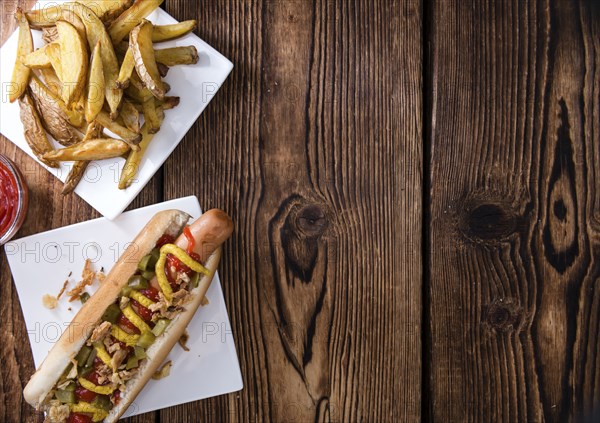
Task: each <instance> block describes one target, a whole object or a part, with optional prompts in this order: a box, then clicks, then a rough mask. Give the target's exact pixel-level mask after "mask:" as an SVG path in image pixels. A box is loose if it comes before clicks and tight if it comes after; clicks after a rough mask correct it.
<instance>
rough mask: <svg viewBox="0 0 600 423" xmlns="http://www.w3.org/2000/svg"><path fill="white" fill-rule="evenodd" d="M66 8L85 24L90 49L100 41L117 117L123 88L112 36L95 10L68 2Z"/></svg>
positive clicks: (109, 96) (112, 109)
mask: <svg viewBox="0 0 600 423" xmlns="http://www.w3.org/2000/svg"><path fill="white" fill-rule="evenodd" d="M63 7H64V8H67V10H69V8H71V9H72V10H73V11H74V13H76V14H77V16H79V17H80V18H81V20H82V22H83V24H84V25H85V30H86V34H87V40H88V45H89V48H90V50H93V49H94V48H95V47H96V44H98V41H100V44H101V45H100V54H101V56H102V65H103V70H104V85H105V87H106V94H105V95H106V101H107V102H108V105H109V107H110V115H111V118H113V119H115V118H116V117H117V116H118V114H119V105H120V104H121V98H122V97H123V90H121V89H119V88H117V86H116V81H117V78H118V76H119V63H118V62H117V56H116V54H115V50H114V49H113V46H112V43H111V40H110V37H109V36H108V33H107V32H106V28H105V27H104V24H103V23H102V21H101V20H100V19H99V18H98V16H96V15H95V14H94V12H93V11H92V10H91V9H90V8H88V7H86V6H84V5H82V4H79V3H68V4H65V5H64V6H63Z"/></svg>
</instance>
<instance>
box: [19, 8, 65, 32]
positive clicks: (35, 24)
mask: <svg viewBox="0 0 600 423" xmlns="http://www.w3.org/2000/svg"><path fill="white" fill-rule="evenodd" d="M62 12H63V11H62V8H61V6H60V5H56V4H55V5H52V6H48V7H42V8H40V9H35V10H32V11H30V12H27V13H26V14H25V16H27V20H28V21H29V23H30V25H31V27H32V28H34V29H42V28H47V27H50V26H54V25H55V24H56V21H58V20H59V19H60V18H61V17H62Z"/></svg>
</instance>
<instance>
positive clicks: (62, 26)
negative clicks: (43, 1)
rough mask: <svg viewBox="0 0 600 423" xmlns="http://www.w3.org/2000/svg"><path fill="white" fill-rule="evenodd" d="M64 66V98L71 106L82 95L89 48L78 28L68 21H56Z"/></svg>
mask: <svg viewBox="0 0 600 423" xmlns="http://www.w3.org/2000/svg"><path fill="white" fill-rule="evenodd" d="M56 29H57V30H58V43H59V45H60V57H61V66H62V79H61V81H62V83H63V90H62V98H63V101H64V102H65V103H66V104H67V106H69V105H70V104H71V103H73V102H74V101H77V100H78V99H79V97H81V93H82V92H83V90H84V88H85V81H86V77H87V71H88V55H87V48H86V46H85V44H84V43H83V39H82V38H81V36H80V35H79V32H77V29H76V28H75V27H74V26H73V25H71V24H70V23H68V22H66V21H58V22H56Z"/></svg>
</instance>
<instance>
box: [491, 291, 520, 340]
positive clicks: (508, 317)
mask: <svg viewBox="0 0 600 423" xmlns="http://www.w3.org/2000/svg"><path fill="white" fill-rule="evenodd" d="M520 314H521V310H520V307H519V306H518V305H517V304H515V303H514V302H513V301H511V300H506V299H501V300H498V301H495V302H493V303H492V304H490V305H489V306H487V307H486V308H485V311H484V320H485V322H486V323H487V324H488V325H489V326H490V327H492V328H493V329H494V330H496V331H498V332H509V331H511V330H514V328H515V326H517V324H518V321H519V315H520Z"/></svg>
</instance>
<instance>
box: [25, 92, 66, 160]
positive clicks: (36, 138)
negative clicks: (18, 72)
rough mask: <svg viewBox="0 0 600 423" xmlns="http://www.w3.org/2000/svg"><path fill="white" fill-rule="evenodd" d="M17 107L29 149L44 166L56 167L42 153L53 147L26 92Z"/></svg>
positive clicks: (51, 149) (49, 150)
mask: <svg viewBox="0 0 600 423" xmlns="http://www.w3.org/2000/svg"><path fill="white" fill-rule="evenodd" d="M19 108H20V109H21V122H23V128H24V129H25V140H26V141H27V144H28V145H29V147H30V148H31V151H33V154H35V155H36V157H37V158H38V159H39V160H40V161H41V162H42V163H44V164H45V165H46V166H49V167H54V168H57V167H58V164H57V163H56V162H54V161H52V160H47V159H45V158H44V154H46V153H49V152H51V151H53V150H54V148H53V147H52V144H50V141H49V140H48V137H47V136H46V131H45V130H44V127H43V125H42V122H41V120H40V117H39V114H38V111H37V109H36V107H35V104H34V102H33V100H32V99H31V97H30V96H29V94H28V93H27V92H25V94H23V96H22V97H21V98H19Z"/></svg>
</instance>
